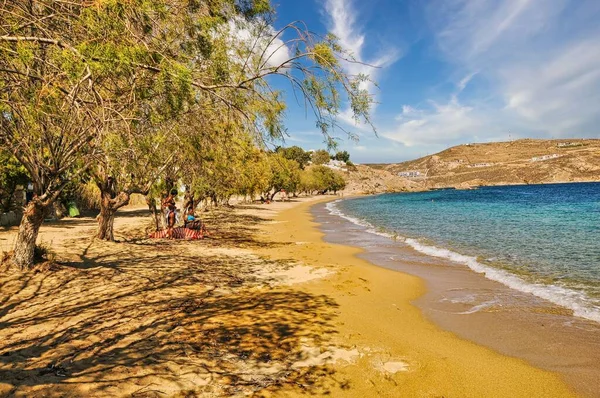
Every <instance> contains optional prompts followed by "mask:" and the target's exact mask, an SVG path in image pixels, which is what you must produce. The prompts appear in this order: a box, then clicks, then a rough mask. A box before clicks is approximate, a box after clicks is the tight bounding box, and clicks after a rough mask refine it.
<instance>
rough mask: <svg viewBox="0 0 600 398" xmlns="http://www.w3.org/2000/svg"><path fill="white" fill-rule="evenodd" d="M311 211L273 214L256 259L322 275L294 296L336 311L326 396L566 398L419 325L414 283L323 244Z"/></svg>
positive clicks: (556, 381)
mask: <svg viewBox="0 0 600 398" xmlns="http://www.w3.org/2000/svg"><path fill="white" fill-rule="evenodd" d="M312 204H314V203H302V204H300V205H298V206H296V207H293V208H289V209H287V210H283V211H281V212H280V213H279V214H277V215H276V216H275V220H276V221H277V222H276V223H271V224H269V225H266V226H264V229H265V231H266V232H267V235H266V236H268V238H269V239H270V240H275V241H277V242H280V243H282V244H281V245H280V246H277V247H275V248H268V249H263V250H259V251H258V252H259V253H260V254H261V255H266V256H268V257H271V258H273V259H289V258H293V259H297V260H298V261H301V262H303V263H304V264H306V265H311V266H313V267H315V268H318V269H326V270H328V271H329V272H330V273H329V274H328V275H326V276H324V277H323V278H321V279H318V280H314V281H311V282H308V283H305V284H304V285H303V286H302V289H303V290H305V291H306V292H308V293H310V294H319V295H326V296H329V297H330V298H332V299H333V300H334V301H335V302H336V303H337V304H338V305H339V307H338V308H337V311H336V313H337V317H336V319H335V321H334V322H335V328H336V330H337V336H336V337H335V341H336V345H337V346H339V347H344V348H345V350H346V353H348V355H347V357H345V358H343V359H338V360H335V361H334V362H335V371H336V379H337V380H338V381H339V383H337V384H333V385H330V386H329V389H330V392H331V395H332V396H354V397H371V396H389V397H567V396H574V393H573V392H572V391H571V390H570V389H569V388H568V386H567V385H566V384H565V383H564V382H563V381H562V380H561V379H560V377H559V376H558V375H556V374H553V373H550V372H547V371H543V370H540V369H536V368H534V367H532V366H530V365H528V364H527V363H526V362H524V361H522V360H519V359H516V358H511V357H507V356H503V355H501V354H498V353H496V352H494V351H492V350H490V349H487V348H485V347H482V346H478V345H476V344H474V343H471V342H469V341H465V340H462V339H460V338H458V337H456V336H455V335H453V334H451V333H449V332H446V331H444V330H441V329H440V328H438V327H437V326H435V325H434V324H432V323H431V322H429V321H428V320H426V319H425V318H424V317H423V316H422V314H421V313H420V311H419V310H418V309H417V308H415V307H414V306H413V305H411V301H413V300H415V299H416V298H418V297H419V296H421V295H422V294H423V293H424V286H423V283H422V281H421V280H420V279H418V278H416V277H413V276H410V275H407V274H403V273H400V272H396V271H391V270H387V269H384V268H379V267H376V266H374V265H372V264H370V263H368V262H366V261H363V260H360V259H359V258H357V257H356V254H358V253H359V252H360V251H359V250H358V249H356V248H353V247H348V246H341V245H334V244H329V243H325V242H324V241H323V240H322V237H323V234H322V233H321V232H320V231H319V230H318V229H317V224H315V223H314V222H312V220H311V215H310V212H309V208H310V206H311V205H312ZM294 242H296V243H297V244H290V243H294ZM284 243H287V244H284ZM296 390H297V389H294V388H290V389H289V390H287V391H286V390H284V391H278V393H277V394H275V395H281V396H287V395H289V394H291V393H294V392H297V391H296Z"/></svg>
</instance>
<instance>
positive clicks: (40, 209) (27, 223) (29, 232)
mask: <svg viewBox="0 0 600 398" xmlns="http://www.w3.org/2000/svg"><path fill="white" fill-rule="evenodd" d="M49 207H50V206H49V205H47V204H45V203H43V202H42V201H41V200H39V199H37V198H35V199H33V200H32V201H30V202H29V203H28V204H27V206H25V209H24V212H23V218H22V219H21V224H20V225H19V234H18V235H17V240H16V242H15V250H14V254H13V258H12V262H13V263H14V264H15V265H17V266H18V267H19V268H20V269H21V270H26V269H29V268H31V267H33V256H34V251H35V241H36V240H37V236H38V232H39V231H40V226H41V225H42V223H43V222H44V218H45V217H46V214H47V213H48V208H49Z"/></svg>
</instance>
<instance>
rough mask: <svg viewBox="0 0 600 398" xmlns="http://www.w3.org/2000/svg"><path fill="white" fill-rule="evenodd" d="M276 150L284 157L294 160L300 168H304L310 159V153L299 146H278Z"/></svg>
mask: <svg viewBox="0 0 600 398" xmlns="http://www.w3.org/2000/svg"><path fill="white" fill-rule="evenodd" d="M277 152H279V153H281V154H282V155H283V157H284V158H286V159H290V160H295V161H296V162H297V163H298V166H300V168H301V169H302V170H304V167H306V165H307V164H308V162H309V161H310V153H308V152H306V151H304V149H302V148H300V147H299V146H295V145H294V146H291V147H289V148H284V147H279V148H277Z"/></svg>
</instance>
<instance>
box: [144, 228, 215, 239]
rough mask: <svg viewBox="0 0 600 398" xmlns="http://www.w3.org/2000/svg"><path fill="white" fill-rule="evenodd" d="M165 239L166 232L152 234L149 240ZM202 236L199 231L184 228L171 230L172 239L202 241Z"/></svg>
mask: <svg viewBox="0 0 600 398" xmlns="http://www.w3.org/2000/svg"><path fill="white" fill-rule="evenodd" d="M166 237H167V230H166V229H163V230H162V231H156V232H152V233H151V234H150V238H153V239H161V238H166ZM203 237H204V236H203V235H202V233H201V232H200V231H197V230H195V229H189V228H184V227H178V228H173V238H174V239H202V238H203Z"/></svg>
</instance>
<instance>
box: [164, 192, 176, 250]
mask: <svg viewBox="0 0 600 398" xmlns="http://www.w3.org/2000/svg"><path fill="white" fill-rule="evenodd" d="M176 197H177V190H176V189H172V190H171V193H170V194H169V196H167V197H166V198H165V200H163V202H162V205H163V207H166V209H167V214H166V216H165V217H166V220H167V237H168V238H169V239H173V229H174V228H175V223H176V221H177V213H176V212H177V207H176V206H175V198H176Z"/></svg>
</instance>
